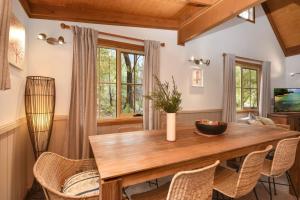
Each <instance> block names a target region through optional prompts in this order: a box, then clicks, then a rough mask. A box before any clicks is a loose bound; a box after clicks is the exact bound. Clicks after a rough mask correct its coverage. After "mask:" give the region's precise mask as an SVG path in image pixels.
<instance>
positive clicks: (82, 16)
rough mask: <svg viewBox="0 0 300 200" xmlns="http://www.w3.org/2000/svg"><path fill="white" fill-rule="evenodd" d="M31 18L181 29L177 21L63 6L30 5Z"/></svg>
mask: <svg viewBox="0 0 300 200" xmlns="http://www.w3.org/2000/svg"><path fill="white" fill-rule="evenodd" d="M23 1H26V0H23ZM29 17H31V18H39V19H52V20H64V21H76V22H87V23H99V24H112V25H120V26H134V27H146V28H160V29H171V30H177V29H178V28H179V21H178V20H175V19H163V18H154V17H147V16H136V15H131V14H124V13H120V12H115V13H113V12H107V11H99V10H96V9H95V10H91V9H81V8H71V9H70V8H66V7H62V6H45V5H38V4H30V13H29Z"/></svg>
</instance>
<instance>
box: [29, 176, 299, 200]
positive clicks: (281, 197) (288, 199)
mask: <svg viewBox="0 0 300 200" xmlns="http://www.w3.org/2000/svg"><path fill="white" fill-rule="evenodd" d="M170 180H171V177H166V178H161V179H159V185H162V184H164V183H167V182H169V181H170ZM262 180H265V178H262ZM276 182H278V183H285V184H286V183H287V179H286V177H280V178H279V179H276ZM267 187H268V185H267V184H265V187H264V185H263V183H259V184H257V186H256V190H257V193H258V196H259V200H269V195H268V192H267V190H266V188H267ZM155 188H156V186H154V185H149V184H148V183H142V184H138V185H135V186H131V187H129V188H127V189H126V193H127V194H128V196H129V197H130V196H131V195H132V194H135V193H141V192H144V191H147V190H152V189H155ZM276 189H277V195H276V196H273V200H296V197H294V196H292V195H290V194H289V191H288V187H287V186H280V185H277V186H276ZM41 192H42V191H40V192H37V193H35V194H32V195H31V196H28V197H27V198H26V200H44V199H45V198H44V197H43V194H41ZM238 200H255V196H254V194H253V193H251V194H249V195H247V196H245V197H243V198H239V199H238Z"/></svg>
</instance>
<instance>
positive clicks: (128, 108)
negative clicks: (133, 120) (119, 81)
mask: <svg viewBox="0 0 300 200" xmlns="http://www.w3.org/2000/svg"><path fill="white" fill-rule="evenodd" d="M133 90H134V86H133V85H122V111H121V112H122V113H124V114H129V113H134V91H133Z"/></svg>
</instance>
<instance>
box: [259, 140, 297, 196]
mask: <svg viewBox="0 0 300 200" xmlns="http://www.w3.org/2000/svg"><path fill="white" fill-rule="evenodd" d="M299 140H300V137H298V138H289V139H284V140H281V141H279V142H278V144H277V147H276V149H275V153H274V156H273V159H272V160H269V159H265V161H264V166H263V170H262V173H261V174H262V175H264V176H267V177H268V183H269V194H270V199H272V187H271V178H272V179H273V184H274V193H275V194H276V187H275V184H276V183H275V178H276V177H279V176H282V175H284V174H286V176H287V180H288V182H289V183H290V184H291V186H292V189H293V190H294V193H295V194H296V196H297V199H298V194H297V192H296V190H295V187H294V184H293V182H292V179H291V177H290V175H289V173H288V170H289V169H290V168H291V167H292V166H293V165H294V162H295V157H296V151H297V146H298V143H299Z"/></svg>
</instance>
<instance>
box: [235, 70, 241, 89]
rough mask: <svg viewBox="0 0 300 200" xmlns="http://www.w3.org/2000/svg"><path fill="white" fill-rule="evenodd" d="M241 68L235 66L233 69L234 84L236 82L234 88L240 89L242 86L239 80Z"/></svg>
mask: <svg viewBox="0 0 300 200" xmlns="http://www.w3.org/2000/svg"><path fill="white" fill-rule="evenodd" d="M241 75H242V74H241V67H240V66H237V67H236V68H235V82H236V87H241V86H242V85H241V84H242V80H241V77H242V76H241Z"/></svg>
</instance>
